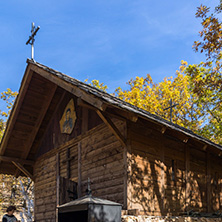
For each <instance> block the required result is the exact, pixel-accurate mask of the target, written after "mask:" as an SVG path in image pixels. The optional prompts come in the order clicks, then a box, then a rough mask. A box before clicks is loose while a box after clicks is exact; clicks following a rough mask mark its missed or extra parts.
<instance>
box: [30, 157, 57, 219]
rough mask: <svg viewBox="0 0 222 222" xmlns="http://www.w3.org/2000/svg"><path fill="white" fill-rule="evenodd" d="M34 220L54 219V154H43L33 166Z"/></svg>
mask: <svg viewBox="0 0 222 222" xmlns="http://www.w3.org/2000/svg"><path fill="white" fill-rule="evenodd" d="M34 177H35V180H34V182H35V221H38V222H41V221H42V222H43V221H44V222H46V221H55V217H56V212H55V209H56V155H44V156H42V157H40V158H39V159H38V161H37V162H36V164H35V166H34Z"/></svg>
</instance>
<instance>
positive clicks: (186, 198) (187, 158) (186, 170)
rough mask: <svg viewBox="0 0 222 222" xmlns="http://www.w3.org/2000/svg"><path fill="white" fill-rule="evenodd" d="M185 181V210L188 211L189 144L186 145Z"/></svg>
mask: <svg viewBox="0 0 222 222" xmlns="http://www.w3.org/2000/svg"><path fill="white" fill-rule="evenodd" d="M185 179H186V190H185V201H186V203H185V210H186V211H188V210H189V205H190V147H189V146H188V145H187V144H185Z"/></svg>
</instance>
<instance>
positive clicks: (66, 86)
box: [31, 64, 104, 111]
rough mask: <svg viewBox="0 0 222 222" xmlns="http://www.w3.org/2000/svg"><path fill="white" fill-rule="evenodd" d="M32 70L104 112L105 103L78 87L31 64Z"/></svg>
mask: <svg viewBox="0 0 222 222" xmlns="http://www.w3.org/2000/svg"><path fill="white" fill-rule="evenodd" d="M31 69H32V70H34V71H35V72H36V73H38V74H39V75H41V76H43V77H44V78H46V79H48V80H49V81H51V82H53V83H55V84H56V85H58V86H60V87H61V88H63V89H65V90H66V91H68V92H70V93H72V94H74V95H76V96H77V97H80V98H81V99H82V100H84V101H86V102H87V103H89V104H90V105H92V106H94V107H96V108H97V109H99V110H102V111H103V108H104V103H103V102H102V101H101V100H100V99H98V98H96V97H95V96H93V95H91V94H89V93H86V92H85V91H84V90H82V89H80V88H79V87H78V86H75V85H73V84H71V83H69V82H67V81H65V80H63V79H61V78H59V77H58V76H56V75H53V74H52V73H50V72H47V71H46V70H44V69H42V68H40V67H38V66H36V65H34V64H31Z"/></svg>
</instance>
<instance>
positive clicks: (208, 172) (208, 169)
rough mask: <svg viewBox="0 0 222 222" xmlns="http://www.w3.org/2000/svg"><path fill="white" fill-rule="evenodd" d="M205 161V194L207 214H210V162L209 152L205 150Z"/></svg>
mask: <svg viewBox="0 0 222 222" xmlns="http://www.w3.org/2000/svg"><path fill="white" fill-rule="evenodd" d="M206 159H207V161H206V162H207V164H206V167H207V169H206V172H207V175H206V179H207V181H206V182H207V184H206V185H207V186H206V193H207V212H208V213H209V212H211V207H212V206H211V205H212V203H211V160H210V152H209V151H208V150H207V152H206Z"/></svg>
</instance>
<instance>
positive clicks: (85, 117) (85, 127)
mask: <svg viewBox="0 0 222 222" xmlns="http://www.w3.org/2000/svg"><path fill="white" fill-rule="evenodd" d="M88 120H89V117H88V109H87V108H85V107H82V133H85V132H87V131H88Z"/></svg>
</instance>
